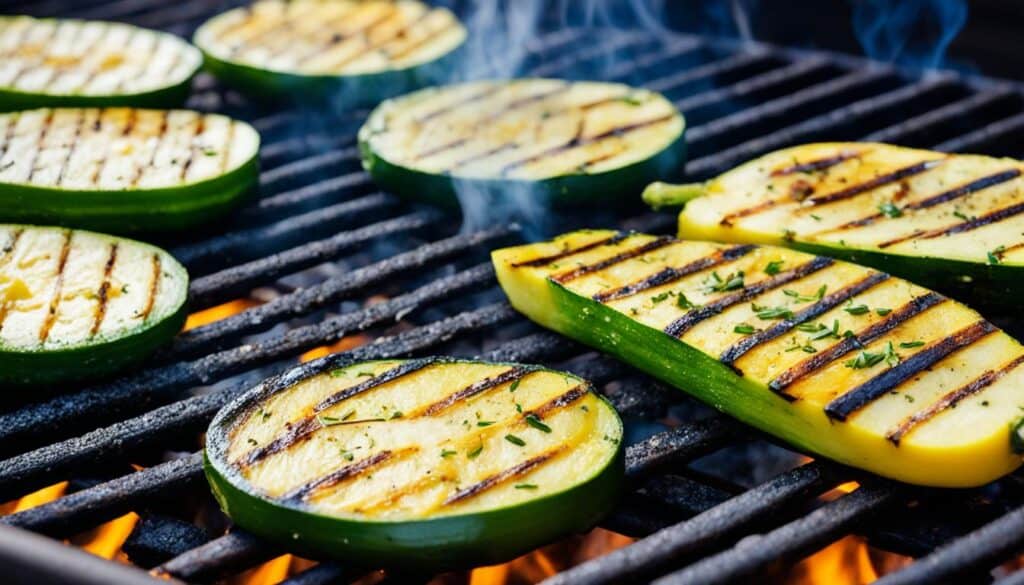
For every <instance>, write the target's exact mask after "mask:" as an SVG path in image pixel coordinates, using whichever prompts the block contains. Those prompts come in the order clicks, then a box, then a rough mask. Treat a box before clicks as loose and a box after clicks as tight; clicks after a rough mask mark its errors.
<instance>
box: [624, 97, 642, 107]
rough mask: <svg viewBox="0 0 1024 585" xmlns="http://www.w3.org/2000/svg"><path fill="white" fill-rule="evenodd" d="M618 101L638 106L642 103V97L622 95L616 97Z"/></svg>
mask: <svg viewBox="0 0 1024 585" xmlns="http://www.w3.org/2000/svg"><path fill="white" fill-rule="evenodd" d="M618 101H620V102H622V103H624V104H626V105H627V106H639V105H642V104H643V103H644V101H643V100H642V99H640V98H638V97H636V96H632V95H624V96H622V97H620V98H618Z"/></svg>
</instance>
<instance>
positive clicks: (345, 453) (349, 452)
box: [341, 449, 356, 461]
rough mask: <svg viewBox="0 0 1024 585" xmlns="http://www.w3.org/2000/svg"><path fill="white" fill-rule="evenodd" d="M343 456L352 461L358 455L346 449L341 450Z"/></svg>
mask: <svg viewBox="0 0 1024 585" xmlns="http://www.w3.org/2000/svg"><path fill="white" fill-rule="evenodd" d="M341 457H342V459H344V460H345V461H352V460H353V459H355V458H356V456H355V455H353V454H352V452H351V451H346V450H344V449H342V450H341Z"/></svg>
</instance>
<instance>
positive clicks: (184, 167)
mask: <svg viewBox="0 0 1024 585" xmlns="http://www.w3.org/2000/svg"><path fill="white" fill-rule="evenodd" d="M259 143H260V138H259V134H257V133H256V130H254V129H253V127H252V126H250V125H249V124H246V123H245V122H240V121H237V120H232V119H231V118H228V117H227V116H221V115H219V114H204V113H201V112H193V111H189V110H146V109H137V108H102V109H100V108H43V109H38V110H26V111H21V112H12V113H8V114H0V221H10V222H25V223H38V224H59V225H66V226H70V227H81V228H89V229H97V230H103V231H111V232H119V233H124V232H139V231H146V232H150V231H166V230H178V229H183V228H187V227H192V226H193V225H195V224H197V223H202V222H206V221H210V220H211V219H213V218H215V217H217V216H218V215H221V214H223V213H225V212H227V211H229V210H230V209H231V208H232V207H233V206H234V205H236V204H238V202H239V201H241V200H242V198H243V197H244V196H246V195H247V194H249V193H251V192H252V191H253V190H254V189H255V188H256V183H257V182H258V160H257V151H258V149H259Z"/></svg>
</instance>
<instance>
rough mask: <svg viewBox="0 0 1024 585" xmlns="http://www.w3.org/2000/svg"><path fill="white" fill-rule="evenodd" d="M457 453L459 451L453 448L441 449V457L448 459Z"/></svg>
mask: <svg viewBox="0 0 1024 585" xmlns="http://www.w3.org/2000/svg"><path fill="white" fill-rule="evenodd" d="M456 453H458V451H452V450H451V449H441V458H442V459H447V458H449V457H451V456H452V455H455V454H456Z"/></svg>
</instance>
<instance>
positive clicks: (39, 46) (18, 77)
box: [0, 16, 203, 111]
mask: <svg viewBox="0 0 1024 585" xmlns="http://www.w3.org/2000/svg"><path fill="white" fill-rule="evenodd" d="M202 64H203V56H202V54H201V53H200V52H199V51H198V50H197V49H196V48H195V47H193V46H191V45H189V44H188V43H187V42H185V41H183V40H182V39H179V38H178V37H176V36H174V35H170V34H167V33H162V32H158V31H154V30H147V29H143V28H138V27H135V26H131V25H128V24H122V23H117V22H101V21H88V20H66V19H36V18H32V17H29V16H8V17H0V111H9V110H21V109H27V108H39V107H43V106H97V107H102V106H118V105H120V106H148V107H172V106H176V105H180V104H181V103H182V102H184V101H185V98H186V97H187V96H188V92H189V86H190V82H191V80H192V77H193V76H194V75H195V74H196V72H198V71H199V68H200V67H201V66H202Z"/></svg>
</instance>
